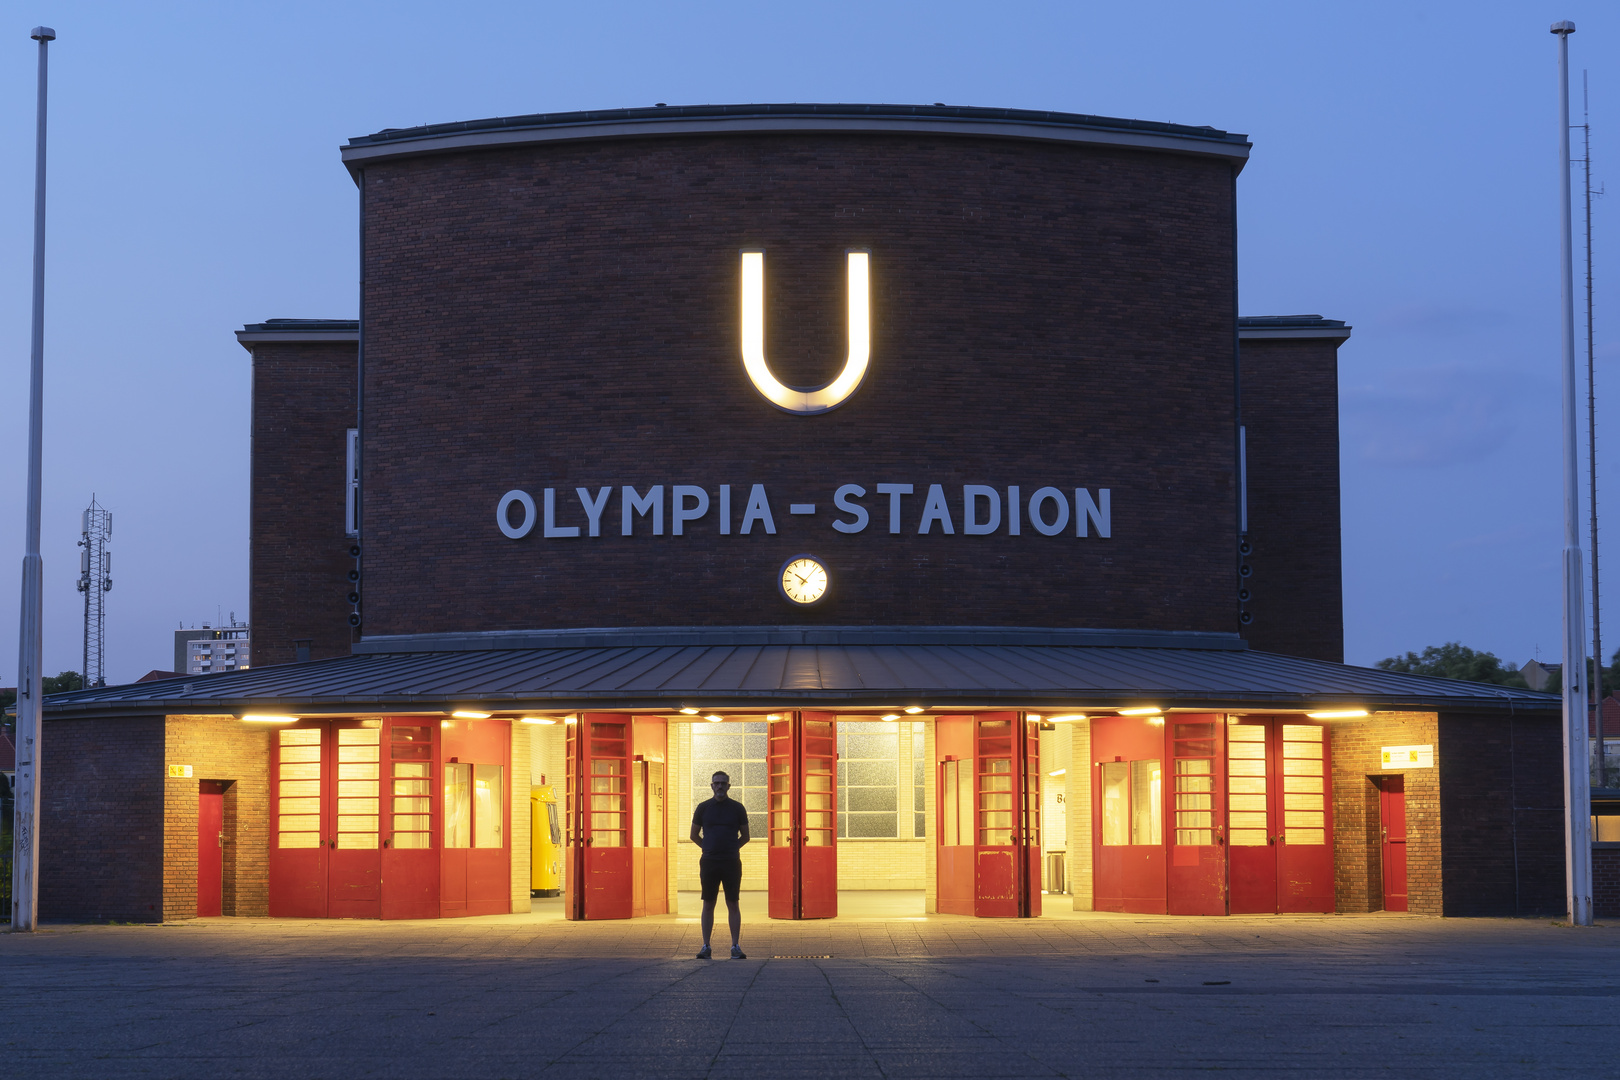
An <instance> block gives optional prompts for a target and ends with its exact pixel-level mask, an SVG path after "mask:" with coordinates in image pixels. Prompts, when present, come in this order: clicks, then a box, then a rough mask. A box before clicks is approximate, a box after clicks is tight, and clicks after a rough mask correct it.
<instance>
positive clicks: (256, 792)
mask: <svg viewBox="0 0 1620 1080" xmlns="http://www.w3.org/2000/svg"><path fill="white" fill-rule="evenodd" d="M166 734H167V738H166V749H165V755H166V756H165V764H167V765H190V766H191V771H192V775H191V776H190V777H187V778H183V779H181V778H174V777H171V778H169V779H167V780H166V781H165V784H164V792H163V804H164V830H163V831H164V837H165V839H164V848H163V917H164V919H165V920H169V919H191V918H195V917H196V915H197V795H198V784H199V783H200V782H201V781H203V780H223V781H226V782H227V783H228V785H229V786H227V787H226V789H225V852H224V860H225V882H224V885H225V887H224V896H223V901H224V902H223V904H222V905H221V906H222V911H223V914H226V915H265V914H268V913H269V884H270V877H269V873H270V870H269V868H270V862H269V853H270V847H269V844H270V840H269V836H270V833H269V830H270V729H267V728H264V727H256V726H252V725H249V724H244V723H243V722H242V721H240V720H237V719H236V718H235V717H231V716H171V717H169V718H168V722H167V725H166Z"/></svg>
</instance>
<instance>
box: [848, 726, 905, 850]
mask: <svg viewBox="0 0 1620 1080" xmlns="http://www.w3.org/2000/svg"><path fill="white" fill-rule="evenodd" d="M899 781H900V732H899V731H898V730H897V729H896V725H894V724H892V723H887V724H886V723H883V722H881V721H879V722H861V721H844V722H840V723H839V725H838V836H839V838H840V839H855V840H867V839H873V840H882V839H888V840H892V839H896V838H898V837H899V835H900V814H899V809H900V787H899Z"/></svg>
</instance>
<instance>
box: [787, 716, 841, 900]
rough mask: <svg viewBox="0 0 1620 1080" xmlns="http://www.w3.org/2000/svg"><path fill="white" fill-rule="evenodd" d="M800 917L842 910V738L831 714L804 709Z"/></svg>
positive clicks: (800, 773)
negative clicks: (839, 760)
mask: <svg viewBox="0 0 1620 1080" xmlns="http://www.w3.org/2000/svg"><path fill="white" fill-rule="evenodd" d="M798 722H799V770H798V777H799V785H798V787H799V790H798V792H797V795H798V800H799V805H800V807H801V808H802V809H801V811H800V813H801V822H802V825H801V830H800V834H799V918H801V919H831V918H834V917H836V916H837V914H838V818H837V808H838V791H837V782H838V781H837V777H838V768H837V763H838V741H837V737H836V734H835V729H834V725H833V714H832V713H813V712H807V713H800V714H799V716H798Z"/></svg>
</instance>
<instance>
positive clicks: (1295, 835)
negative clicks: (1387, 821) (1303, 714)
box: [1272, 717, 1334, 913]
mask: <svg viewBox="0 0 1620 1080" xmlns="http://www.w3.org/2000/svg"><path fill="white" fill-rule="evenodd" d="M1272 743H1273V746H1274V755H1273V758H1272V761H1273V766H1274V772H1275V775H1276V778H1277V786H1278V789H1279V790H1278V792H1277V794H1276V796H1275V797H1274V802H1275V803H1276V804H1277V811H1276V812H1277V813H1278V814H1280V817H1281V822H1280V826H1281V827H1280V828H1278V829H1277V830H1276V831H1277V835H1278V844H1277V910H1278V911H1280V912H1294V913H1298V912H1323V913H1329V912H1332V911H1333V909H1334V897H1333V798H1332V777H1333V768H1332V762H1331V760H1330V757H1329V754H1330V751H1329V747H1328V731H1327V728H1326V727H1325V726H1324V725H1322V724H1317V723H1312V722H1311V721H1309V720H1304V719H1302V718H1299V717H1278V718H1277V719H1276V720H1275V721H1273V724H1272ZM1274 820H1275V819H1274Z"/></svg>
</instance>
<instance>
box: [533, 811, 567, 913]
mask: <svg viewBox="0 0 1620 1080" xmlns="http://www.w3.org/2000/svg"><path fill="white" fill-rule="evenodd" d="M529 836H530V837H532V840H531V843H532V845H533V848H532V851H531V852H530V858H529V895H530V896H561V895H562V850H563V838H562V822H561V821H560V820H559V819H558V817H557V796H556V793H555V792H553V791H552V788H551V785H550V784H542V785H539V786H536V787H531V788H530V789H529Z"/></svg>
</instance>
